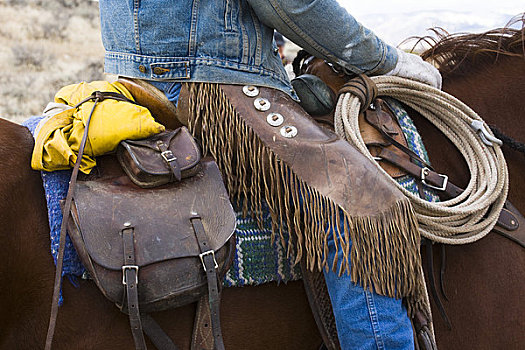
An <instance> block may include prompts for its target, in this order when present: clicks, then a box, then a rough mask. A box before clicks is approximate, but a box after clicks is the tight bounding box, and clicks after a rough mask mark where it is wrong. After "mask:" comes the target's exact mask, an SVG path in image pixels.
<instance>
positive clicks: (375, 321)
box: [324, 234, 414, 350]
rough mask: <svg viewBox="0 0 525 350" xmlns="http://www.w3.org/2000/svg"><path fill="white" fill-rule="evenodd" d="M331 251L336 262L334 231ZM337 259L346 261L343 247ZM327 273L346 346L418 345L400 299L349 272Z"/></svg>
mask: <svg viewBox="0 0 525 350" xmlns="http://www.w3.org/2000/svg"><path fill="white" fill-rule="evenodd" d="M328 255H329V258H328V266H332V262H333V261H334V257H335V246H334V241H333V235H332V234H331V235H330V238H329V240H328ZM337 261H343V256H342V249H339V251H338V260H337ZM324 277H325V280H326V286H327V287H328V293H329V294H330V300H331V301H332V307H333V310H334V316H335V321H336V326H337V333H338V335H339V342H340V343H341V348H342V349H343V350H347V349H388V350H397V349H414V338H413V332H412V326H411V324H410V320H409V318H408V315H407V311H406V308H405V307H404V306H403V305H402V303H401V300H400V299H394V298H389V297H386V296H382V295H379V294H377V293H374V292H371V291H369V290H364V289H363V288H362V287H361V286H360V285H357V284H355V283H354V282H352V281H351V279H350V276H349V275H348V274H346V273H344V274H343V275H342V276H341V277H339V276H338V273H337V272H333V271H332V270H330V271H328V272H326V270H325V271H324Z"/></svg>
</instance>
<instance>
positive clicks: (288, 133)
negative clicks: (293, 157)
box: [281, 125, 297, 138]
mask: <svg viewBox="0 0 525 350" xmlns="http://www.w3.org/2000/svg"><path fill="white" fill-rule="evenodd" d="M281 135H282V136H284V137H287V138H292V137H295V136H296V135H297V128H296V127H295V126H293V125H285V126H283V127H282V128H281Z"/></svg>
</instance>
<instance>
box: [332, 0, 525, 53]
mask: <svg viewBox="0 0 525 350" xmlns="http://www.w3.org/2000/svg"><path fill="white" fill-rule="evenodd" d="M337 1H338V2H339V3H340V4H341V5H342V6H343V7H345V8H346V9H347V10H348V12H349V13H350V14H351V15H352V16H354V17H355V18H356V19H357V20H358V21H359V22H360V23H362V24H363V25H365V26H366V27H367V28H369V29H371V30H372V31H373V32H374V33H376V34H377V35H378V36H379V37H380V38H381V39H383V40H384V41H386V42H387V43H389V44H391V45H394V46H397V45H398V44H400V43H401V42H403V41H404V39H406V38H408V37H411V36H424V35H428V34H430V32H429V31H428V28H432V27H441V28H443V29H445V30H447V31H448V32H449V33H459V32H469V33H479V32H484V31H487V30H490V29H494V28H499V27H503V26H504V25H506V24H507V22H509V21H510V20H511V19H512V18H513V17H514V16H516V15H518V14H520V13H523V12H525V1H524V0H497V1H494V0H491V1H482V0H478V1H474V0H459V1H458V0H455V1H452V0H440V1H428V0H419V1H415V0H405V1H393V0H391V1H388V0H367V1H357V0H337Z"/></svg>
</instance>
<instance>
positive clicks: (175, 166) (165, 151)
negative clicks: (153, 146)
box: [157, 140, 182, 181]
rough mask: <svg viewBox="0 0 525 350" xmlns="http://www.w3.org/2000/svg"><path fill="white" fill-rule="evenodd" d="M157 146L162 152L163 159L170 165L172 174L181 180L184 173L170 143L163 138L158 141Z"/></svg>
mask: <svg viewBox="0 0 525 350" xmlns="http://www.w3.org/2000/svg"><path fill="white" fill-rule="evenodd" d="M157 147H158V148H159V150H160V152H161V156H162V159H164V162H166V163H167V164H168V166H169V167H170V169H171V174H172V175H173V176H174V177H175V179H177V181H180V180H181V178H182V174H181V170H180V166H179V163H178V162H177V157H175V155H174V154H173V152H172V151H171V150H170V149H169V147H168V145H167V144H165V143H164V142H162V140H159V141H157Z"/></svg>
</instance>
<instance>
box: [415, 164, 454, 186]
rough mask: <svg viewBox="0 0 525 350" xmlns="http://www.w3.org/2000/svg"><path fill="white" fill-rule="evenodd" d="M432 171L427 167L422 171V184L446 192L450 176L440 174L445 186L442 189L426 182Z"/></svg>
mask: <svg viewBox="0 0 525 350" xmlns="http://www.w3.org/2000/svg"><path fill="white" fill-rule="evenodd" d="M429 172H430V169H429V168H427V167H424V168H422V169H421V182H422V183H424V184H425V185H426V186H427V187H430V188H433V189H435V190H438V191H444V190H445V189H446V188H447V183H448V176H447V175H443V174H438V176H441V178H443V185H442V186H441V187H438V186H434V185H431V184H429V183H427V182H426V181H425V178H426V176H427V175H428V174H429Z"/></svg>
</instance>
